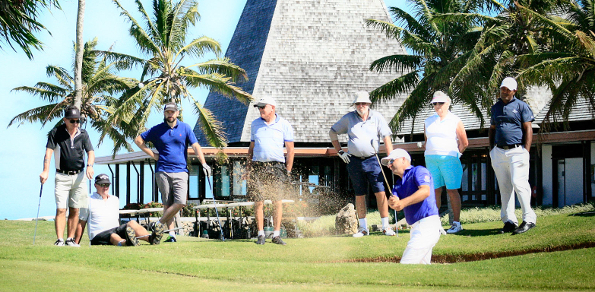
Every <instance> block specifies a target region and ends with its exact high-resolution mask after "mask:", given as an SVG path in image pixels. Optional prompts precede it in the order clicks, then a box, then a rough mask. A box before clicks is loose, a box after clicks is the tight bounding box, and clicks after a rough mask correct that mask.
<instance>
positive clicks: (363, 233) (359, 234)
mask: <svg viewBox="0 0 595 292" xmlns="http://www.w3.org/2000/svg"><path fill="white" fill-rule="evenodd" d="M368 234H370V231H369V230H368V228H361V227H360V228H359V229H358V231H357V233H356V234H354V235H353V237H364V236H366V235H368Z"/></svg>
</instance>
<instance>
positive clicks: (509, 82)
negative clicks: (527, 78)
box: [500, 77, 517, 90]
mask: <svg viewBox="0 0 595 292" xmlns="http://www.w3.org/2000/svg"><path fill="white" fill-rule="evenodd" d="M502 87H506V88H508V89H509V90H516V87H517V83H516V80H514V78H512V77H506V78H504V80H502V84H501V85H500V88H502Z"/></svg>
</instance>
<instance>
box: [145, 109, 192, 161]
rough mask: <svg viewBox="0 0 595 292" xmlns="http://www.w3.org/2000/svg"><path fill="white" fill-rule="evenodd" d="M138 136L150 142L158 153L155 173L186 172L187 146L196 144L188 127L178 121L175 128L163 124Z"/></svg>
mask: <svg viewBox="0 0 595 292" xmlns="http://www.w3.org/2000/svg"><path fill="white" fill-rule="evenodd" d="M140 136H141V138H143V140H145V141H146V142H152V143H153V145H154V146H155V149H157V151H159V160H158V161H157V167H156V168H155V171H156V172H159V171H163V172H168V173H176V172H188V168H187V166H186V157H187V156H188V145H192V144H194V143H197V142H198V140H196V136H195V135H194V132H192V128H191V127H190V125H188V124H186V123H184V122H181V121H180V120H178V122H177V123H176V126H175V127H173V128H170V127H169V126H168V125H167V123H165V122H164V123H161V124H158V125H156V126H154V127H153V128H151V129H150V130H148V131H146V132H144V133H142V134H140Z"/></svg>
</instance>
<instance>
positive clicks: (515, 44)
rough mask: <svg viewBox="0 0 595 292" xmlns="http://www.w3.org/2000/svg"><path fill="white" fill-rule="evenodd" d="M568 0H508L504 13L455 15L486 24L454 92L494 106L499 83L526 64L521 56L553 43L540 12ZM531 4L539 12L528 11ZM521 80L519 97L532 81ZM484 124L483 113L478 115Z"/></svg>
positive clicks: (545, 12)
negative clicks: (528, 82)
mask: <svg viewBox="0 0 595 292" xmlns="http://www.w3.org/2000/svg"><path fill="white" fill-rule="evenodd" d="M563 2H564V1H557V0H519V1H506V3H505V4H503V5H501V6H500V9H501V12H500V13H499V14H498V15H497V16H495V17H492V16H489V15H472V16H469V15H462V14H458V15H452V17H451V20H456V19H457V18H458V19H463V18H467V17H473V18H474V19H475V20H476V21H478V22H480V23H481V24H482V26H483V27H482V32H481V37H480V38H479V39H478V40H477V42H476V44H475V46H474V47H473V49H472V50H471V51H470V53H469V56H468V58H467V60H466V64H465V65H464V67H463V68H461V70H460V71H459V72H458V73H457V75H456V77H455V78H454V79H453V80H452V83H451V85H450V88H449V90H450V92H453V94H455V95H456V96H458V97H459V98H461V99H463V100H466V101H467V102H468V103H471V102H474V103H475V104H476V106H477V107H482V108H490V106H491V105H492V104H493V103H494V97H495V96H497V92H498V88H499V84H500V82H501V81H502V79H504V77H506V76H516V75H517V73H518V71H519V70H520V69H521V68H522V67H523V66H526V65H524V64H523V62H520V60H519V56H522V55H527V54H535V53H538V52H540V51H541V50H542V49H543V48H544V46H543V44H551V41H550V40H551V35H550V33H549V32H548V31H547V30H544V25H543V22H541V21H538V18H539V17H537V15H548V14H550V15H551V14H552V13H556V12H559V11H560V10H559V9H560V5H561V3H563ZM522 7H527V8H528V9H530V10H531V11H533V12H535V14H531V13H526V12H524V10H523V8H522ZM519 81H521V82H520V83H519V94H518V95H519V96H522V95H523V94H524V90H525V88H526V87H527V85H529V84H525V83H524V82H522V80H519ZM478 117H479V118H481V120H482V123H483V121H484V118H483V116H480V115H478Z"/></svg>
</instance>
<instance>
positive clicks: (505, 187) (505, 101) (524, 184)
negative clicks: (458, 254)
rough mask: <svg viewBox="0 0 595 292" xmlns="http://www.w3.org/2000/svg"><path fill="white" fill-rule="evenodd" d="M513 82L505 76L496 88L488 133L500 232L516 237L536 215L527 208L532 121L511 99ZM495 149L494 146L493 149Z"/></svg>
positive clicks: (526, 108)
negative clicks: (520, 213)
mask: <svg viewBox="0 0 595 292" xmlns="http://www.w3.org/2000/svg"><path fill="white" fill-rule="evenodd" d="M516 91H517V82H516V80H514V78H512V77H506V78H504V80H503V81H502V85H500V99H498V102H496V104H494V105H493V106H492V111H491V112H492V118H491V125H490V130H489V133H488V134H489V141H490V147H491V148H492V150H491V151H490V158H491V160H492V168H494V173H495V174H496V178H497V179H498V187H499V188H500V197H501V198H502V207H501V210H500V217H501V218H502V222H504V227H503V228H502V230H501V231H500V233H506V232H512V233H513V234H520V233H524V232H527V231H528V230H529V229H531V228H533V227H535V222H536V220H537V216H536V215H535V212H533V209H531V186H530V185H529V156H530V154H529V149H531V142H532V141H533V128H532V127H531V123H532V122H533V121H534V120H535V118H534V117H533V112H532V111H531V108H529V106H528V105H527V104H526V103H525V102H523V101H522V100H519V99H517V98H515V97H514V95H515V93H516ZM494 146H495V147H494ZM515 193H516V194H517V196H518V198H519V202H520V203H521V209H522V211H523V223H521V225H520V226H519V227H517V224H518V220H517V218H516V215H515V214H514V209H515V201H514V194H515Z"/></svg>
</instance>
